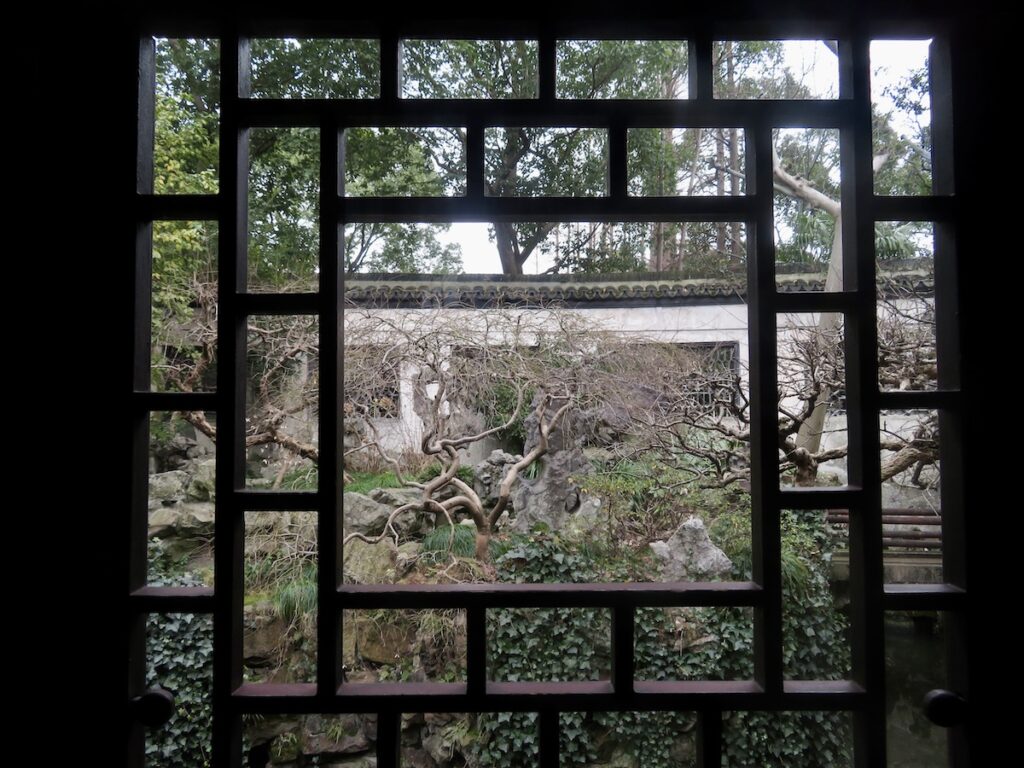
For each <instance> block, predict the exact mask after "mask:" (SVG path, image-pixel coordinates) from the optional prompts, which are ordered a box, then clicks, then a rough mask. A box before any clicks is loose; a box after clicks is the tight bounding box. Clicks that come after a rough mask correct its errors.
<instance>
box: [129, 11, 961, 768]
mask: <svg viewBox="0 0 1024 768" xmlns="http://www.w3.org/2000/svg"><path fill="white" fill-rule="evenodd" d="M620 21H621V20H620ZM686 22H687V20H686V19H685V18H679V19H676V20H674V21H672V22H671V23H667V24H666V23H665V22H664V21H661V22H658V23H657V24H654V23H653V22H647V21H644V20H636V19H634V20H630V21H628V22H627V23H624V24H621V23H618V22H616V23H611V22H608V23H604V22H600V21H598V22H597V23H596V24H595V23H594V22H593V20H592V21H591V22H588V23H586V24H584V23H583V22H582V20H580V19H571V18H567V19H566V20H564V22H561V26H559V27H558V28H557V31H555V30H554V29H553V28H551V27H548V26H545V25H544V24H542V23H540V22H537V23H533V22H529V21H525V22H522V23H517V24H514V25H511V24H501V23H497V22H495V23H486V24H485V23H479V24H472V23H466V22H460V23H453V24H452V25H451V26H450V28H448V27H444V28H442V27H439V25H438V24H437V23H434V22H432V23H426V22H424V23H421V22H418V21H416V20H413V19H410V20H404V21H402V22H401V23H400V24H401V26H400V28H390V29H385V28H383V27H382V26H380V25H379V24H376V23H367V22H365V21H359V22H355V21H351V22H350V23H343V22H341V21H339V22H337V23H328V24H326V25H324V26H317V27H315V28H313V27H305V26H304V25H303V24H301V23H296V24H295V25H290V26H288V27H287V28H278V27H274V26H273V25H262V26H258V27H257V28H253V29H250V30H248V31H249V32H251V33H252V36H251V37H249V38H244V37H238V36H229V37H221V38H210V37H201V36H197V37H189V36H188V34H187V33H183V32H182V29H187V24H184V25H183V24H176V25H175V26H174V33H175V34H176V35H179V36H178V37H163V36H162V35H164V34H166V30H164V29H161V28H159V27H155V28H146V29H144V30H142V35H141V38H140V73H141V77H140V81H139V82H140V86H139V94H138V100H139V115H140V126H139V127H140V130H139V142H138V166H139V168H140V171H139V174H140V175H139V178H138V179H137V184H138V190H137V191H138V195H139V198H140V200H141V201H142V202H141V203H140V205H139V206H138V211H139V213H138V218H137V221H136V225H137V228H138V231H139V237H138V247H137V253H136V267H137V268H136V274H137V275H138V279H137V286H136V288H137V295H136V303H137V311H136V318H137V320H138V328H137V330H136V359H135V363H136V380H135V386H136V390H137V391H136V393H135V400H134V402H135V403H136V412H135V418H136V424H135V427H136V429H135V433H134V437H133V439H134V441H135V443H134V445H135V457H136V460H135V465H134V473H135V475H134V485H133V497H132V505H133V506H132V508H131V525H132V539H131V546H132V557H133V559H134V564H133V569H132V572H131V573H132V582H131V584H130V587H131V590H132V603H131V606H132V612H133V613H132V617H133V625H132V627H133V630H132V631H133V634H132V636H131V643H132V644H133V645H132V648H133V657H132V661H131V667H130V682H131V686H132V691H131V692H132V695H133V696H135V695H139V694H141V693H142V692H143V690H144V689H145V687H146V686H162V687H163V688H165V689H168V690H170V691H171V693H172V694H173V695H174V697H175V702H176V704H175V707H176V711H177V715H176V717H175V718H173V719H172V720H171V721H169V722H168V723H167V725H165V726H163V727H162V729H158V730H154V731H149V732H144V731H143V729H142V727H141V725H140V726H138V727H137V729H136V731H135V732H134V733H133V737H132V738H133V739H134V742H133V749H134V751H133V753H132V757H131V761H132V763H131V764H132V765H137V764H140V763H141V762H142V761H143V757H145V762H146V763H147V764H150V765H160V766H163V765H167V766H177V765H185V764H192V765H194V764H215V765H225V766H238V765H242V764H245V763H246V761H248V764H250V765H267V764H269V765H290V764H307V763H308V764H319V763H320V762H328V761H334V762H336V761H339V760H340V761H341V762H342V763H345V764H347V763H349V762H352V763H353V764H360V763H362V762H366V763H367V764H369V763H371V762H374V764H376V765H377V766H379V767H380V768H391V767H392V766H399V765H403V766H431V767H437V768H444V767H445V766H457V765H478V766H482V767H484V768H498V767H499V766H500V767H501V768H519V766H527V765H538V766H544V767H545V768H547V767H549V766H555V765H566V766H587V765H601V764H608V763H610V762H617V763H622V764H623V765H639V766H648V765H651V766H658V765H690V764H695V765H699V766H703V767H710V766H720V765H772V764H785V765H791V766H812V765H813V766H822V765H824V766H846V765H850V764H854V763H856V764H858V765H861V764H864V765H867V764H871V765H874V764H878V765H884V764H885V760H886V759H887V758H886V756H887V755H888V759H889V760H890V761H891V763H890V764H896V763H897V762H898V761H902V760H904V758H906V759H907V760H909V761H910V762H908V763H906V764H908V765H914V764H915V763H914V762H913V760H914V759H916V758H913V756H912V753H913V751H914V750H915V749H919V748H920V749H925V750H926V751H925V752H924V753H923V754H925V757H922V758H921V760H925V761H931V762H928V764H929V765H933V764H934V760H935V745H934V743H933V742H932V741H930V742H929V743H928V745H927V746H926V747H921V744H920V743H919V742H920V740H918V741H917V742H915V741H914V740H912V739H911V740H906V739H904V738H903V737H904V735H905V734H906V732H907V731H909V730H910V728H911V726H912V725H913V723H912V722H911V723H909V724H908V722H906V721H905V720H901V719H900V717H901V716H902V715H901V714H900V713H899V712H894V711H893V710H892V708H891V707H887V704H886V701H887V699H886V695H887V694H888V696H889V700H890V701H893V700H898V701H904V700H905V699H904V698H901V695H900V694H899V692H896V694H895V695H894V692H893V690H888V691H886V690H885V688H884V681H885V680H886V679H889V680H890V681H898V680H901V679H905V678H907V677H908V676H907V675H900V674H893V670H892V669H890V668H889V667H891V666H893V665H895V667H897V668H899V667H900V665H902V664H903V663H904V662H903V660H902V659H901V658H897V656H895V655H894V654H897V653H898V652H902V653H904V654H905V655H907V650H908V649H909V648H910V646H911V644H910V643H901V644H890V646H886V645H885V644H884V643H883V642H882V641H883V639H884V638H885V636H886V633H885V629H886V626H887V624H886V621H887V618H886V617H887V616H893V615H897V614H898V615H899V616H904V615H923V612H927V611H933V612H934V611H936V610H939V611H941V613H942V618H941V637H942V638H947V639H948V642H949V643H951V644H952V645H951V647H953V646H955V643H957V642H959V638H960V636H961V635H962V632H963V626H962V614H961V613H960V611H961V609H962V604H961V603H960V602H958V601H959V600H961V599H962V597H963V590H962V587H963V583H964V582H963V568H964V564H963V553H962V550H961V549H960V547H961V546H962V543H961V541H960V540H959V539H958V537H957V536H956V532H957V531H958V530H959V527H960V526H961V522H960V521H961V520H962V511H963V504H962V499H961V498H960V493H961V490H960V489H959V488H958V487H957V485H956V483H955V482H949V481H947V483H946V484H945V485H943V483H942V482H941V478H949V477H955V476H956V474H957V473H958V471H959V463H960V455H959V453H958V452H959V446H958V445H957V442H956V441H955V440H943V441H942V442H940V441H939V439H938V435H939V433H940V432H941V433H942V434H944V435H948V434H954V435H955V434H957V433H958V429H959V425H960V418H961V410H960V400H959V390H958V383H959V382H958V376H957V370H956V347H955V344H956V328H955V327H954V325H952V323H953V322H955V321H954V320H951V319H950V318H955V317H956V313H955V311H954V310H955V305H954V303H953V300H954V296H955V290H954V289H955V274H956V271H955V259H954V256H955V254H954V251H953V233H954V228H955V226H956V224H957V222H956V221H955V220H953V219H952V218H951V215H952V214H951V208H950V207H949V206H948V205H945V204H944V201H943V196H946V195H948V194H950V192H951V191H952V188H951V184H952V182H951V179H950V177H949V170H948V168H949V157H948V152H949V148H950V147H949V137H950V126H949V121H950V120H951V115H950V114H949V111H948V110H949V106H948V105H949V99H948V95H949V94H948V87H949V85H948V84H949V82H950V78H949V72H948V71H947V68H948V66H949V55H948V50H947V43H946V42H945V40H944V39H943V38H942V37H941V33H942V30H941V29H939V28H935V27H932V26H930V25H928V24H927V23H925V22H921V23H920V24H919V25H918V26H917V27H915V28H914V31H915V32H917V33H919V34H920V35H922V37H926V38H927V40H924V42H921V41H910V42H906V50H907V51H908V52H909V53H907V56H908V58H907V61H908V62H910V63H909V64H907V65H906V66H904V67H902V68H901V66H897V63H898V62H899V61H900V60H899V50H900V46H899V45H898V44H897V43H898V41H892V40H887V41H886V42H885V44H884V45H881V44H879V43H877V42H876V41H875V40H874V36H873V35H872V34H866V33H865V34H861V33H859V32H852V31H851V30H850V29H849V28H847V27H845V26H843V25H841V24H832V23H824V22H821V23H815V24H810V23H808V24H804V25H802V26H801V27H800V28H799V30H798V29H797V28H796V27H793V28H792V29H789V32H791V33H792V34H789V35H788V37H789V38H793V39H786V38H787V35H786V34H782V35H781V36H780V29H782V30H787V29H788V27H787V25H786V24H785V23H783V24H781V26H780V25H774V24H773V25H771V26H770V27H769V26H763V27H762V28H761V29H760V30H759V29H758V28H757V27H750V26H744V27H742V28H739V27H737V28H736V29H735V30H730V29H729V27H728V26H723V27H720V28H719V27H716V29H719V34H717V35H716V36H714V37H709V36H704V35H702V34H700V33H699V29H698V28H696V27H693V26H688V24H687V23H686ZM198 29H199V28H197V30H198ZM797 32H799V35H797ZM303 33H305V35H306V36H303ZM197 34H198V33H197ZM884 34H885V30H884V28H882V30H881V31H880V32H879V35H882V36H884ZM797 36H799V38H800V39H795V38H796V37H797ZM922 46H923V47H922ZM922 51H926V53H927V55H926V56H922ZM922 66H924V67H925V69H922ZM879 94H884V98H879ZM925 95H927V96H928V97H929V98H927V99H926V98H925ZM911 195H916V197H912V196H911ZM876 259H877V261H876ZM901 319H902V320H903V321H904V322H901ZM911 320H913V323H911ZM911 325H913V327H911ZM922 340H923V341H922ZM940 462H941V466H942V468H943V469H944V470H945V471H944V473H943V474H942V475H941V477H940V473H939V467H940ZM932 513H934V515H933V516H934V517H937V518H938V522H937V521H936V520H932V519H928V520H925V519H924V518H925V517H926V515H929V514H932ZM904 518H907V519H910V518H913V520H916V521H918V524H921V525H927V526H929V527H928V530H927V531H926V533H927V536H923V535H922V536H917V535H913V534H914V533H915V531H908V530H904V529H902V528H900V529H895V528H894V527H893V526H894V525H897V524H898V523H897V522H894V521H896V520H903V519H904ZM922 521H923V522H922ZM936 529H938V530H940V531H941V533H936ZM894 532H896V533H898V534H899V535H898V536H894ZM918 532H920V531H918ZM911 555H913V557H912V558H911ZM908 558H910V559H913V560H914V563H913V567H909V568H908V567H907V564H906V562H905V561H906V560H908ZM875 566H880V567H875ZM908 611H911V612H914V611H916V612H917V613H915V614H907V613H906V612H908ZM210 616H212V632H213V635H212V636H213V642H214V643H215V647H213V646H210V645H209V637H210V627H211V624H210V622H209V620H208V619H209V617H210ZM147 617H148V618H147ZM919 623H920V622H919ZM926 625H927V622H925V623H923V624H922V626H926ZM927 626H931V627H932V628H933V629H934V626H933V625H927ZM927 626H926V628H927ZM904 629H905V628H904ZM939 638H940V634H939V633H938V632H933V633H932V634H928V635H927V637H925V636H924V635H923V634H922V638H921V644H922V645H927V644H928V643H933V642H940V640H939ZM941 642H945V640H941ZM929 647H930V646H929ZM897 648H898V649H902V651H894V650H893V649H897ZM887 654H888V655H887ZM887 665H889V666H887ZM951 675H952V677H951V679H950V680H949V681H947V683H948V685H949V686H950V687H957V686H961V685H962V684H963V679H962V675H963V671H962V670H960V671H953V672H951ZM957 675H960V677H959V678H958V677H957ZM211 681H212V682H211ZM893 685H898V683H895V682H893V683H890V688H892V686H893ZM909 695H911V694H908V696H909ZM912 695H915V696H916V695H917V693H916V691H915V692H914V693H913V694H912ZM149 696H150V698H151V699H152V698H153V697H155V696H156V693H155V692H152V691H151V692H150V694H149ZM186 744H187V746H185V745H186ZM951 744H952V748H951V752H950V762H949V764H951V765H957V766H959V765H962V764H965V763H962V762H961V761H962V754H961V751H960V750H961V749H962V748H961V747H960V746H959V742H957V740H956V738H954V739H953V740H952V741H951ZM810 745H814V749H808V746H810ZM900 764H904V763H902V762H900ZM920 764H921V765H924V764H925V763H923V762H922V763H920Z"/></svg>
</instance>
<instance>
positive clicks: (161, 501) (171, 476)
mask: <svg viewBox="0 0 1024 768" xmlns="http://www.w3.org/2000/svg"><path fill="white" fill-rule="evenodd" d="M188 479H189V478H188V473H187V472H185V471H184V470H181V469H172V470H171V471H170V472H158V473H157V474H155V475H150V476H149V508H150V509H155V508H158V507H162V506H166V505H170V504H174V503H176V502H179V501H182V500H183V499H184V498H185V484H186V483H188Z"/></svg>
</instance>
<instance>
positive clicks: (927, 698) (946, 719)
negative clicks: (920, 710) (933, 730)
mask: <svg viewBox="0 0 1024 768" xmlns="http://www.w3.org/2000/svg"><path fill="white" fill-rule="evenodd" d="M924 714H925V717H927V718H928V719H929V720H930V721H931V722H933V723H935V725H938V726H941V727H943V728H951V727H952V726H954V725H960V724H962V723H963V722H964V720H966V719H967V699H965V698H964V697H963V696H961V695H960V694H959V693H953V691H947V690H945V689H944V688H936V689H935V690H934V691H928V693H926V694H925V695H924Z"/></svg>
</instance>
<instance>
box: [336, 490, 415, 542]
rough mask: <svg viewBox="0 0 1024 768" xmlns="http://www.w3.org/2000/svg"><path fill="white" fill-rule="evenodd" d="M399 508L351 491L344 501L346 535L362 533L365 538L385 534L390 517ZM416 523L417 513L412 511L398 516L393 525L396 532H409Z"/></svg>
mask: <svg viewBox="0 0 1024 768" xmlns="http://www.w3.org/2000/svg"><path fill="white" fill-rule="evenodd" d="M395 509H397V507H391V506H388V505H387V504H381V503H380V502H379V501H374V500H373V499H371V498H370V497H369V496H364V495H363V494H361V493H355V492H353V491H350V492H348V493H346V494H345V495H344V497H343V500H342V512H343V517H342V519H343V522H344V532H345V535H348V534H350V533H361V534H363V535H365V536H377V535H379V534H381V533H383V532H384V526H385V525H386V524H387V521H388V517H390V516H391V513H392V512H394V511H395ZM415 522H416V513H415V512H414V511H412V510H409V511H407V512H403V513H402V514H400V515H398V516H397V517H396V518H395V519H394V520H393V521H392V525H393V526H394V527H395V529H396V530H408V529H409V528H411V527H412V526H413V525H414V523H415Z"/></svg>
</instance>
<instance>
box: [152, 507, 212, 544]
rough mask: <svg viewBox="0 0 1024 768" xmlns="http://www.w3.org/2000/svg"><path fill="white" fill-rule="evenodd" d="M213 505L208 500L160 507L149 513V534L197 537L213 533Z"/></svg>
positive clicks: (184, 537)
mask: <svg viewBox="0 0 1024 768" xmlns="http://www.w3.org/2000/svg"><path fill="white" fill-rule="evenodd" d="M213 515H214V506H213V504H212V503H210V502H199V503H196V504H176V505H175V506H173V507H160V508H159V509H156V510H154V511H153V512H151V513H150V515H149V535H150V536H151V537H153V536H159V537H167V536H177V537H178V538H182V539H199V538H205V537H208V536H212V535H213Z"/></svg>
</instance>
